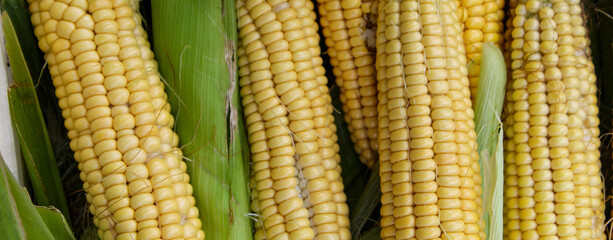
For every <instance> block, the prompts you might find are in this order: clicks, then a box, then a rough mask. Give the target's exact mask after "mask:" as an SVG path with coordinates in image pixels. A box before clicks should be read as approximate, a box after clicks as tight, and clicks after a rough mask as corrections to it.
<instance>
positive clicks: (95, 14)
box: [29, 0, 204, 239]
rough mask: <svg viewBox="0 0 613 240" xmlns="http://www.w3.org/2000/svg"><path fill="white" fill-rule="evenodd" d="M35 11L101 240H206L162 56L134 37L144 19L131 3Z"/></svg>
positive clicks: (46, 0)
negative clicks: (159, 65)
mask: <svg viewBox="0 0 613 240" xmlns="http://www.w3.org/2000/svg"><path fill="white" fill-rule="evenodd" d="M29 4H30V11H31V13H32V23H33V24H34V26H35V33H36V36H37V37H38V38H39V47H40V48H41V50H43V52H45V55H46V58H47V61H48V63H49V69H50V72H51V74H52V77H53V82H54V86H55V87H56V96H57V97H58V100H59V105H60V107H61V108H62V110H63V116H64V118H65V126H66V128H67V129H68V130H69V133H68V135H69V138H70V139H71V144H70V146H71V149H72V150H73V151H74V152H75V160H77V161H78V162H79V169H80V170H81V171H82V172H81V179H82V180H83V182H84V189H85V192H86V193H87V199H88V202H89V203H90V204H91V205H90V211H91V212H92V214H93V215H94V217H95V219H94V223H95V224H96V226H97V227H98V235H99V237H100V238H101V239H156V238H186V239H204V232H203V231H202V230H200V227H201V222H200V220H199V219H198V209H197V208H196V207H195V206H194V205H195V200H194V198H193V197H192V196H191V193H192V191H193V190H192V188H191V185H190V184H189V176H188V175H187V174H186V173H185V171H186V165H185V163H184V162H183V161H182V153H181V150H180V149H178V148H177V145H178V137H177V136H176V134H175V133H174V132H173V131H172V125H173V123H174V120H173V118H172V116H171V115H170V113H169V111H170V108H169V106H168V105H167V102H166V96H165V93H164V91H163V85H161V84H160V82H159V73H158V72H157V69H155V68H154V69H147V67H149V66H152V65H153V66H155V62H154V61H153V55H152V54H151V53H149V56H150V57H151V58H150V59H146V58H144V57H143V55H142V53H141V49H142V48H141V47H142V46H147V47H148V43H145V42H146V39H145V41H144V42H143V41H141V43H140V44H141V46H139V43H138V41H137V39H136V37H135V29H136V26H137V25H139V27H140V21H136V18H134V17H135V14H134V10H133V9H132V8H131V7H130V2H129V1H127V0H116V1H110V0H96V1H86V0H62V1H60V0H57V1H53V0H43V1H34V0H32V1H29ZM140 28H141V29H142V27H140ZM58 56H59V58H58ZM146 69H147V70H150V71H149V72H146ZM156 80H157V82H156Z"/></svg>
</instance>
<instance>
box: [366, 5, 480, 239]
mask: <svg viewBox="0 0 613 240" xmlns="http://www.w3.org/2000/svg"><path fill="white" fill-rule="evenodd" d="M458 7H459V6H458V5H457V3H456V2H455V1H453V0H419V1H418V0H403V1H400V0H381V1H379V5H378V14H379V15H378V21H377V35H376V44H377V46H376V47H377V60H376V65H377V75H378V76H377V79H378V81H379V83H378V84H379V85H378V88H379V105H378V108H379V127H378V128H379V156H380V159H379V161H380V171H379V172H380V177H381V191H382V197H381V204H382V207H381V216H382V219H381V223H380V224H381V227H382V230H381V238H382V239H485V234H484V232H483V223H482V222H481V220H480V216H481V212H480V210H479V209H480V205H481V200H480V195H481V189H480V181H481V178H480V175H479V172H480V169H479V161H478V160H479V158H478V154H477V153H476V149H477V148H476V134H475V130H474V127H475V126H474V123H473V116H474V113H473V110H472V107H471V105H472V103H471V100H470V89H469V81H468V77H467V76H468V75H467V74H468V73H467V69H466V58H465V55H464V41H463V36H462V22H461V19H460V18H459V16H458V14H457V12H456V9H458Z"/></svg>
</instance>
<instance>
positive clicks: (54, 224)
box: [0, 156, 74, 240]
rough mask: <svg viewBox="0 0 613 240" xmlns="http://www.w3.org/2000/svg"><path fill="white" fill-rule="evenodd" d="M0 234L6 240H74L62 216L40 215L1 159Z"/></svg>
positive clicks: (54, 214) (52, 214)
mask: <svg viewBox="0 0 613 240" xmlns="http://www.w3.org/2000/svg"><path fill="white" fill-rule="evenodd" d="M0 162H1V166H0V232H2V234H3V236H4V237H5V238H6V239H29V240H38V239H40V240H48V239H51V240H53V239H58V240H64V239H74V237H73V236H72V232H71V231H70V227H69V226H68V224H67V222H66V220H65V219H64V218H63V217H62V215H61V213H59V212H58V211H57V210H55V211H54V212H53V213H50V212H47V211H46V210H44V211H45V212H44V213H43V214H41V210H39V209H38V208H39V207H36V206H34V204H32V202H31V200H30V198H29V196H28V194H27V193H26V191H25V190H24V189H23V188H22V187H21V186H20V185H19V184H18V183H17V181H16V180H15V178H14V177H13V175H12V174H11V173H10V171H9V170H8V167H7V166H6V164H5V163H4V160H3V159H2V157H1V156H0Z"/></svg>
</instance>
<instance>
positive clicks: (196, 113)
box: [151, 0, 252, 240]
mask: <svg viewBox="0 0 613 240" xmlns="http://www.w3.org/2000/svg"><path fill="white" fill-rule="evenodd" d="M151 7H152V8H151V17H152V27H153V46H154V52H155V54H156V59H157V61H158V62H159V69H160V72H161V74H162V76H163V77H164V79H165V80H166V81H167V83H168V86H167V93H168V95H169V101H170V104H171V106H172V109H173V111H172V112H173V115H174V116H175V117H176V122H175V126H176V131H177V134H178V135H179V139H180V144H181V145H182V146H183V153H184V154H185V157H186V158H187V162H186V163H187V167H188V173H189V175H190V177H191V184H192V185H193V187H194V197H195V198H196V205H197V207H198V209H199V210H200V218H201V220H202V226H203V230H204V232H205V234H206V238H207V239H237V240H248V239H251V238H252V228H251V219H250V217H249V208H250V206H249V195H248V170H249V166H248V159H249V157H248V156H249V153H248V150H249V148H248V144H247V139H246V130H245V127H244V126H243V117H242V109H241V106H240V99H239V95H238V93H239V92H238V86H237V79H236V67H235V58H236V56H235V46H236V32H237V30H236V13H235V12H236V10H235V8H234V1H222V0H182V1H178V0H173V1H168V0H163V1H162V0H154V1H152V2H151Z"/></svg>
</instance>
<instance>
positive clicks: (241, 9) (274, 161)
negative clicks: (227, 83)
mask: <svg viewBox="0 0 613 240" xmlns="http://www.w3.org/2000/svg"><path fill="white" fill-rule="evenodd" d="M313 7H314V6H313V4H312V3H311V2H310V1H306V0H295V1H284V0H278V1H265V0H246V1H245V0H239V1H238V3H237V8H238V14H237V15H238V18H239V19H238V27H239V48H238V67H239V77H240V87H241V89H240V94H241V97H242V104H243V107H244V113H245V119H246V125H247V130H248V133H249V143H250V145H251V160H252V165H251V181H250V182H251V189H252V193H251V199H252V204H251V207H252V210H253V212H254V214H255V215H256V220H257V221H256V224H255V226H256V232H255V234H254V236H255V239H314V238H318V239H351V235H350V232H349V220H348V211H349V209H348V207H347V204H346V203H345V200H346V197H345V194H344V192H343V183H342V179H341V177H340V165H339V161H340V156H339V155H338V150H339V147H338V145H337V144H336V140H337V136H336V134H335V132H336V128H335V127H334V117H333V116H332V110H333V109H332V106H331V105H330V103H331V98H330V96H329V95H328V89H327V87H326V83H327V79H326V77H325V75H324V73H325V72H324V69H323V67H322V66H321V64H322V61H321V58H319V51H320V50H319V46H318V42H319V38H318V36H317V24H316V23H315V14H314V12H313Z"/></svg>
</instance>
